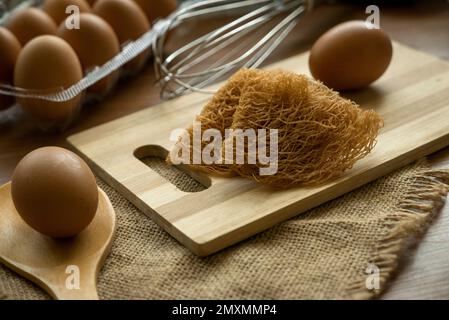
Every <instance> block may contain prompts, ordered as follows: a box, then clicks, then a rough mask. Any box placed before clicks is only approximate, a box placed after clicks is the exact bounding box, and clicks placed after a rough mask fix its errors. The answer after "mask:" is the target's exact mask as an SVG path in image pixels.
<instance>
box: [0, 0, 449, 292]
mask: <svg viewBox="0 0 449 320" xmlns="http://www.w3.org/2000/svg"><path fill="white" fill-rule="evenodd" d="M380 9H381V25H382V28H383V29H384V30H385V31H386V32H387V33H388V34H389V35H390V36H391V37H392V38H393V39H395V40H398V41H400V42H401V43H404V44H407V45H409V46H411V47H413V48H416V49H419V50H422V51H425V52H428V53H431V54H433V55H436V56H439V57H441V58H444V59H449V37H448V30H449V3H448V2H447V1H445V0H429V1H410V2H409V4H408V5H404V6H394V5H388V3H387V2H384V4H383V5H381V6H380ZM364 17H366V15H365V7H364V6H362V5H356V4H349V3H340V4H338V3H333V4H330V5H323V6H319V7H317V8H316V9H315V10H314V11H313V12H311V13H310V14H309V15H308V16H306V17H305V18H304V19H303V20H302V21H301V23H300V24H299V25H298V26H297V27H296V28H295V29H294V30H293V31H292V32H291V34H290V35H289V36H288V37H287V38H286V39H285V41H284V42H283V43H282V45H281V46H280V47H279V48H278V49H277V50H276V52H275V53H274V54H273V55H272V56H271V57H270V59H269V62H275V61H278V60H281V59H285V58H288V57H290V56H292V55H295V54H298V53H301V52H304V51H306V50H308V49H309V48H310V47H311V45H312V44H313V42H314V41H315V40H316V39H317V38H318V37H319V36H320V35H321V34H322V33H323V32H325V31H326V30H328V29H329V28H331V27H332V26H334V25H336V24H337V23H340V22H342V21H345V20H350V19H361V18H364ZM219 23H220V21H218V19H216V18H215V17H214V19H213V20H211V21H200V22H198V23H193V24H192V25H190V26H186V28H182V29H179V30H178V31H177V32H176V33H174V37H173V41H172V43H171V47H172V48H174V47H177V44H178V43H179V42H180V41H183V42H187V41H191V40H192V39H194V38H195V37H196V36H197V35H199V34H202V33H204V32H206V31H207V30H209V28H210V27H211V26H212V27H214V26H217V25H219ZM154 83H155V78H154V73H153V69H152V66H151V65H148V66H147V67H146V68H145V70H144V71H143V72H142V73H141V74H140V75H139V76H137V77H135V78H133V79H130V80H127V81H126V82H122V83H121V84H120V85H119V86H118V87H117V88H115V89H114V91H113V92H112V94H111V95H109V96H108V97H107V99H105V100H104V101H103V102H101V103H98V104H96V105H94V106H90V107H87V108H84V109H83V110H82V114H81V116H80V118H79V120H78V121H76V122H75V123H74V124H73V126H72V127H71V128H70V129H69V130H68V131H66V132H64V133H61V134H59V135H51V134H46V133H43V132H40V131H39V130H36V128H35V126H34V125H33V124H32V122H31V121H30V119H28V118H27V117H26V116H24V115H23V113H22V112H20V110H19V109H18V108H17V107H14V108H13V109H11V110H7V111H5V112H3V113H2V114H0V183H6V182H7V181H8V180H10V178H11V175H12V171H13V170H14V167H15V166H16V164H17V163H18V162H19V160H20V159H21V158H22V157H23V156H24V155H25V154H26V153H28V152H30V151H32V150H33V149H35V148H37V147H41V146H47V145H57V146H61V147H68V144H67V142H66V140H65V137H67V136H68V135H71V134H73V133H76V132H79V131H82V130H85V129H88V128H91V127H94V126H97V125H99V124H101V123H104V122H107V121H111V120H113V119H117V118H120V117H122V116H125V115H127V114H130V113H132V112H135V111H138V110H142V109H145V108H147V107H151V106H152V105H154V104H157V103H159V102H160V98H159V88H158V87H157V86H155V85H154ZM433 165H435V166H442V167H444V168H449V148H446V149H445V150H443V151H442V152H440V153H439V155H438V156H437V157H436V158H435V160H434V161H433ZM439 230H440V231H439ZM435 232H443V233H446V234H449V206H446V207H445V208H444V209H443V211H442V212H441V214H440V218H439V220H438V221H437V222H436V227H434V226H432V227H431V229H430V230H429V232H428V234H427V236H426V237H431V236H432V235H433V234H434V233H435ZM440 248H441V250H440ZM415 249H416V250H412V251H411V252H410V256H411V258H410V259H408V260H407V261H404V268H403V270H401V272H400V273H399V277H397V278H396V279H395V280H394V281H393V282H392V283H391V288H390V290H391V291H389V292H388V293H387V295H386V296H388V298H389V299H394V298H406V299H407V298H408V297H410V298H412V297H413V298H414V297H417V298H421V297H422V298H424V297H426V298H429V297H432V298H440V299H449V290H440V289H439V288H440V287H446V288H447V286H448V285H449V279H448V277H447V274H448V272H449V264H448V263H447V252H448V251H449V242H444V241H443V242H438V243H430V244H429V245H427V246H425V245H423V246H417V248H415ZM432 249H434V250H433V253H434V254H432V255H431V256H429V255H426V252H427V250H432ZM421 257H425V258H421ZM412 265H413V266H412ZM433 266H438V267H433ZM148 272H151V270H149V271H148ZM418 273H419V277H417V276H416V274H418Z"/></svg>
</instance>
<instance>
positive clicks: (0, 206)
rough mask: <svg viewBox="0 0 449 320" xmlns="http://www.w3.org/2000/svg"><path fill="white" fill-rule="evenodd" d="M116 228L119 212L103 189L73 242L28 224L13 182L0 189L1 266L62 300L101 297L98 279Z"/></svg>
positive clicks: (72, 239) (70, 239)
mask: <svg viewBox="0 0 449 320" xmlns="http://www.w3.org/2000/svg"><path fill="white" fill-rule="evenodd" d="M115 229H116V222H115V212H114V209H113V207H112V205H111V202H110V201H109V198H108V197H107V195H106V194H105V193H104V192H103V191H102V190H101V189H99V203H98V210H97V213H96V215H95V218H94V220H93V221H92V223H91V224H90V225H89V226H88V227H87V228H86V229H85V230H84V231H83V232H81V233H80V234H78V235H77V236H75V237H73V238H69V239H53V238H50V237H47V236H45V235H42V234H41V233H39V232H37V231H35V230H34V229H32V228H31V227H29V226H28V225H27V224H26V223H25V222H24V221H23V220H22V218H21V217H20V216H19V214H18V213H17V211H16V209H15V207H14V204H13V201H12V198H11V183H7V184H5V185H3V186H2V187H0V262H2V263H4V264H5V265H6V266H8V267H9V268H11V269H12V270H14V271H16V272H17V273H19V274H20V275H22V276H23V277H25V278H27V279H29V280H31V281H33V282H35V283H36V284H37V285H39V286H40V287H41V288H43V289H44V290H45V291H47V292H48V293H49V294H50V295H51V296H52V297H54V298H56V299H61V300H78V299H79V300H90V299H92V300H94V299H95V300H96V299H98V294H97V288H96V284H97V276H98V273H99V271H100V269H101V267H102V266H103V262H104V260H105V258H106V256H107V255H108V253H109V251H110V248H111V245H112V241H113V238H114V233H115ZM78 284H79V286H78Z"/></svg>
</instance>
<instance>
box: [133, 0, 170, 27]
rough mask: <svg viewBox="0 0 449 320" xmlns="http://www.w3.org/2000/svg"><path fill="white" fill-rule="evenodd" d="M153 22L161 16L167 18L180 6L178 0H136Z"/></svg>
mask: <svg viewBox="0 0 449 320" xmlns="http://www.w3.org/2000/svg"><path fill="white" fill-rule="evenodd" d="M134 1H135V2H136V3H137V4H138V5H139V6H140V8H142V10H143V12H145V15H146V16H147V18H148V20H149V21H150V22H151V23H153V22H154V21H155V20H157V19H159V18H165V17H167V16H168V15H169V14H170V13H172V12H173V11H175V10H176V8H177V7H178V4H177V1H176V0H134Z"/></svg>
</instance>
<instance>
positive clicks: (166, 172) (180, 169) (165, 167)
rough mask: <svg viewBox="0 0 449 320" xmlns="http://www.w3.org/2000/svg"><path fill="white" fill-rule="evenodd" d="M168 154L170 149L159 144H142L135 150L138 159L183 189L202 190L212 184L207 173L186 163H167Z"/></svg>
mask: <svg viewBox="0 0 449 320" xmlns="http://www.w3.org/2000/svg"><path fill="white" fill-rule="evenodd" d="M167 155H168V151H167V150H166V149H164V148H163V147H161V146H157V145H146V146H142V147H139V148H137V149H136V150H135V151H134V156H135V157H136V158H137V159H139V160H140V161H141V162H143V163H144V164H145V165H146V166H148V167H149V168H150V169H151V170H153V171H154V172H156V173H157V174H159V175H160V176H161V177H162V178H164V179H165V180H167V181H169V182H170V183H171V184H173V185H174V186H175V187H177V188H178V189H179V190H181V191H184V192H201V191H204V190H206V189H208V188H209V187H210V186H211V185H212V181H211V179H210V178H209V177H208V176H207V175H205V174H202V173H199V172H194V171H192V170H190V169H189V168H188V167H187V166H185V165H176V166H175V165H169V164H167V162H166V161H165V159H166V158H167Z"/></svg>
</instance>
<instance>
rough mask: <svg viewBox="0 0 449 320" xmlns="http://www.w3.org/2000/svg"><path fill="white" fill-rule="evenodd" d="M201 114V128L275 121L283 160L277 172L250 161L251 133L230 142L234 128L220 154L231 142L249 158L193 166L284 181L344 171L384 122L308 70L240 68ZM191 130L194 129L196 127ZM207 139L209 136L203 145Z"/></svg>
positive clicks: (309, 181) (322, 178) (270, 125)
mask: <svg viewBox="0 0 449 320" xmlns="http://www.w3.org/2000/svg"><path fill="white" fill-rule="evenodd" d="M196 121H198V122H200V123H201V130H202V131H203V132H204V131H205V130H207V129H217V130H219V131H220V132H221V134H222V135H223V137H224V136H225V131H226V129H234V130H236V129H242V130H245V129H255V130H257V129H277V130H278V161H277V172H276V173H275V174H273V175H261V174H260V169H261V168H263V167H266V164H265V163H264V164H262V163H260V162H259V161H257V162H256V163H253V164H251V163H248V162H249V161H247V160H248V159H249V156H250V155H249V154H248V150H249V149H248V147H249V144H248V143H249V140H248V141H247V140H244V141H245V148H243V149H241V148H237V145H238V144H237V143H235V142H234V143H232V144H227V143H229V139H234V140H235V139H236V138H235V137H234V136H230V137H228V138H227V140H225V141H224V142H223V146H222V152H221V155H220V157H221V160H222V162H224V158H225V152H226V148H229V146H230V145H231V146H232V148H233V154H234V155H235V157H236V156H237V155H239V154H240V155H241V156H243V157H244V159H245V162H244V163H243V164H242V163H240V164H236V163H235V162H234V163H232V164H231V163H230V164H224V163H221V164H205V163H201V164H197V165H193V167H194V168H196V169H199V170H202V171H206V172H208V173H212V174H219V175H225V176H231V175H235V174H237V175H240V176H243V177H247V178H250V179H254V180H256V181H258V182H260V183H264V184H268V185H271V186H276V187H284V188H285V187H291V186H299V185H301V186H305V185H316V184H321V183H324V182H327V181H330V180H331V179H334V178H336V177H338V176H340V175H341V174H342V173H343V172H344V171H345V170H347V169H350V168H351V167H352V166H353V165H354V163H355V162H356V161H357V160H359V159H361V158H363V157H365V156H366V155H367V154H368V153H370V152H371V150H372V148H373V147H374V145H375V142H376V137H377V135H378V132H379V130H380V128H381V127H382V120H381V118H380V117H379V116H378V115H377V113H376V112H374V111H373V110H367V111H364V110H362V109H361V108H359V106H358V105H357V104H355V103H354V102H352V101H349V100H347V99H344V98H342V97H341V96H340V95H339V94H338V93H337V92H335V91H332V90H331V89H329V88H327V87H326V86H325V85H324V84H322V83H320V82H317V81H315V80H312V79H310V78H308V77H307V76H304V75H297V74H294V73H291V72H286V71H280V70H278V71H265V70H248V69H242V70H241V71H239V72H237V73H236V74H235V75H234V76H233V77H232V78H231V79H230V80H229V81H228V82H227V83H226V84H225V85H224V86H223V87H222V88H221V89H220V90H219V91H218V92H217V93H216V94H215V96H214V97H213V98H212V100H211V101H210V102H209V103H208V104H207V105H206V106H205V107H204V108H203V110H202V112H201V114H200V115H199V116H198V117H197V119H196ZM192 130H193V129H192V127H191V128H189V129H188V132H189V134H190V135H192ZM267 139H269V138H267ZM178 143H181V141H179V142H178ZM267 143H268V144H269V143H270V141H268V142H267ZM206 144H207V142H204V141H203V142H202V144H201V148H204V146H205V145H206ZM190 147H191V149H192V150H193V151H194V150H195V149H194V146H193V145H190ZM267 149H268V150H269V148H267ZM234 159H235V158H234Z"/></svg>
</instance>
